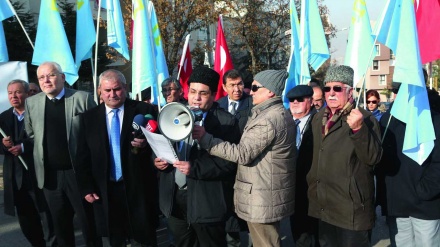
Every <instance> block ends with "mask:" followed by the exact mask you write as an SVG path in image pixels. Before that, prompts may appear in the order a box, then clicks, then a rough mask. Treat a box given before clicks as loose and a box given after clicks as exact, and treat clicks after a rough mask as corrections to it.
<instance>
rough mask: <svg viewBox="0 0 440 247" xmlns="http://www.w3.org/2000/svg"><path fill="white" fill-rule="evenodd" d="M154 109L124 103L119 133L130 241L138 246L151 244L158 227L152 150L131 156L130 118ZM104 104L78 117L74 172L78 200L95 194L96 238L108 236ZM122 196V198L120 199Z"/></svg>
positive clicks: (108, 151) (137, 103)
mask: <svg viewBox="0 0 440 247" xmlns="http://www.w3.org/2000/svg"><path fill="white" fill-rule="evenodd" d="M152 113H153V107H152V106H151V105H148V104H146V103H144V102H139V101H133V100H130V99H127V100H126V101H125V104H124V118H123V122H122V130H121V164H122V175H123V179H124V184H125V189H126V196H127V204H128V208H129V217H130V219H129V220H130V225H131V233H130V234H131V237H132V238H133V239H134V240H136V241H137V242H140V243H147V244H153V243H152V242H151V241H152V240H155V239H156V238H155V233H156V232H155V227H156V224H157V209H158V206H157V203H158V200H157V179H156V174H155V170H154V169H153V165H152V164H151V159H150V158H151V149H150V147H149V146H148V147H146V148H144V149H141V150H140V151H139V153H138V154H133V153H132V152H131V147H132V146H131V141H132V140H133V138H134V136H133V134H132V132H133V130H132V123H133V118H134V117H135V116H136V115H137V114H142V115H145V114H152ZM106 117H107V116H106V111H105V104H101V105H99V106H98V107H96V108H94V109H92V110H90V111H87V112H85V113H84V114H82V115H81V126H80V135H79V138H78V150H77V162H76V163H75V170H76V175H77V180H78V187H79V189H80V193H81V196H82V197H84V196H86V195H87V194H90V193H97V194H98V196H99V197H100V199H99V200H98V201H96V202H94V203H93V207H94V210H95V220H96V226H97V230H98V235H101V236H108V226H109V221H111V220H112V218H113V217H117V215H111V216H109V215H108V212H109V211H108V193H107V187H108V183H109V178H110V145H109V138H108V131H107V124H106ZM121 196H123V195H121Z"/></svg>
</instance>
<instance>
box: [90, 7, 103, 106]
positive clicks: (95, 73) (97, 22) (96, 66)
mask: <svg viewBox="0 0 440 247" xmlns="http://www.w3.org/2000/svg"><path fill="white" fill-rule="evenodd" d="M101 1H103V0H99V1H98V16H97V17H96V40H95V66H93V65H92V74H93V86H94V90H93V91H94V93H93V95H94V96H93V98H94V99H95V102H96V103H97V104H98V103H99V99H98V91H97V90H96V89H97V88H98V82H97V81H98V80H97V78H96V77H97V68H98V44H99V43H98V38H99V20H100V18H101ZM92 57H93V56H92ZM90 61H91V62H92V64H93V59H92V60H90ZM93 68H95V69H93Z"/></svg>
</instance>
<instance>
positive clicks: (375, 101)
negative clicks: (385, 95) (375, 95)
mask: <svg viewBox="0 0 440 247" xmlns="http://www.w3.org/2000/svg"><path fill="white" fill-rule="evenodd" d="M367 104H377V100H371V101H370V100H367Z"/></svg>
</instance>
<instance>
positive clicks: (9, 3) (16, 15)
mask: <svg viewBox="0 0 440 247" xmlns="http://www.w3.org/2000/svg"><path fill="white" fill-rule="evenodd" d="M6 2H7V3H8V5H9V7H10V8H11V10H12V12H13V13H14V15H15V17H16V18H17V21H18V23H20V26H21V28H22V29H23V32H24V34H25V35H26V37H27V39H28V40H29V43H30V44H31V46H32V49H35V47H34V43H32V40H31V38H30V37H29V35H28V33H27V32H26V28H24V26H23V23H22V22H21V20H20V17H18V14H17V12H16V11H15V9H14V7H13V6H12V4H11V2H9V0H7V1H6Z"/></svg>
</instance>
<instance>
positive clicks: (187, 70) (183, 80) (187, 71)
mask: <svg viewBox="0 0 440 247" xmlns="http://www.w3.org/2000/svg"><path fill="white" fill-rule="evenodd" d="M183 52H185V51H183ZM184 56H185V57H184V59H183V60H180V61H179V70H180V85H182V88H183V93H184V95H183V97H185V99H188V79H189V76H190V75H191V73H192V62H191V52H190V51H189V44H188V46H187V48H186V52H185V54H184ZM182 61H183V62H182Z"/></svg>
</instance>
